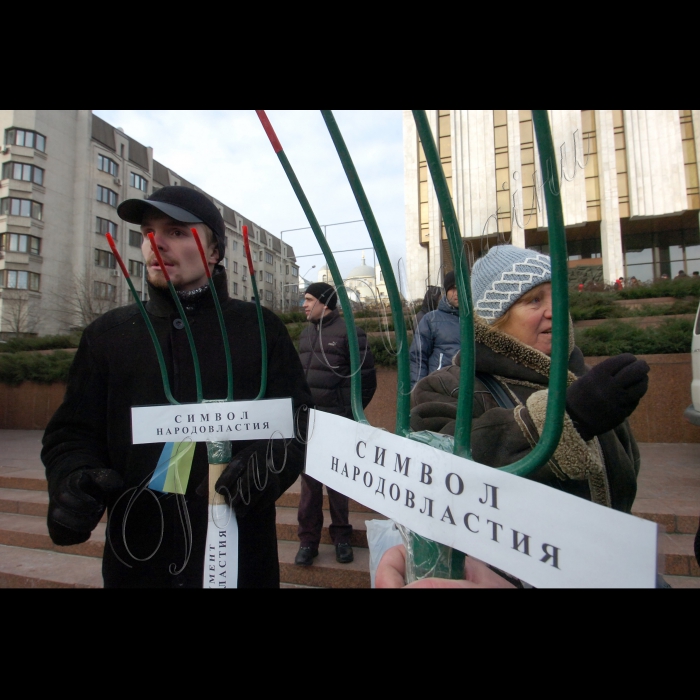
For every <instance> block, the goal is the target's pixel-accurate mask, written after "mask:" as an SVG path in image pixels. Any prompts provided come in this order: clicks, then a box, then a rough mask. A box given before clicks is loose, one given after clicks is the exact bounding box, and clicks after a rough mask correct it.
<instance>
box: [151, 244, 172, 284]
mask: <svg viewBox="0 0 700 700" xmlns="http://www.w3.org/2000/svg"><path fill="white" fill-rule="evenodd" d="M148 240H149V241H150V242H151V248H152V249H153V252H154V253H155V254H156V258H157V260H158V264H159V265H160V269H161V271H162V272H163V277H165V281H166V282H170V275H169V274H168V271H167V270H166V269H165V263H164V262H163V258H161V257H160V251H159V250H158V246H157V245H156V237H155V236H154V235H153V234H152V233H149V234H148Z"/></svg>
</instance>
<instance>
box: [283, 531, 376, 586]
mask: <svg viewBox="0 0 700 700" xmlns="http://www.w3.org/2000/svg"><path fill="white" fill-rule="evenodd" d="M277 547H278V550H279V560H280V580H281V581H282V583H283V584H294V585H302V586H311V587H314V588H369V587H370V575H369V550H368V549H363V548H361V547H358V548H356V549H354V550H353V551H354V554H355V560H354V561H352V562H350V563H349V564H339V563H338V562H337V561H336V560H335V547H333V545H330V544H322V545H320V546H319V548H318V556H317V557H316V558H315V559H314V563H313V564H312V565H311V566H297V565H296V564H295V563H294V557H295V556H296V554H297V551H298V550H299V543H298V542H289V541H284V540H282V541H280V542H278V543H277Z"/></svg>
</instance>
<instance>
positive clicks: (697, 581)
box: [664, 576, 700, 589]
mask: <svg viewBox="0 0 700 700" xmlns="http://www.w3.org/2000/svg"><path fill="white" fill-rule="evenodd" d="M664 580H665V581H666V583H668V585H669V586H671V588H698V589H700V578H699V577H697V576H664Z"/></svg>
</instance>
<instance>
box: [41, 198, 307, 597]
mask: <svg viewBox="0 0 700 700" xmlns="http://www.w3.org/2000/svg"><path fill="white" fill-rule="evenodd" d="M118 211H119V215H120V216H121V217H122V218H123V219H125V220H126V221H129V222H132V223H136V224H141V230H142V232H143V234H144V239H145V236H146V234H148V233H153V234H154V237H155V242H156V245H157V247H158V249H159V251H160V253H161V256H162V258H163V261H164V265H165V266H166V267H167V269H168V272H169V276H170V279H171V281H172V283H173V285H174V287H175V289H176V290H177V292H178V296H179V297H180V299H181V303H182V305H183V307H184V310H185V313H186V315H187V318H188V319H189V323H190V326H191V331H192V336H193V338H194V344H195V346H196V348H197V353H198V356H199V363H200V367H201V380H202V387H203V395H204V398H205V399H218V400H222V399H225V398H226V396H227V377H226V364H225V355H224V347H223V343H222V341H221V330H220V328H219V322H218V318H217V313H216V308H215V305H214V300H213V297H212V294H211V290H210V289H209V287H208V286H207V284H206V282H207V280H206V276H205V271H204V266H203V264H202V260H201V258H200V256H199V252H198V249H197V246H196V243H195V241H194V237H193V235H192V233H191V230H190V229H191V227H192V226H196V227H197V228H198V229H199V233H200V236H201V239H202V242H203V244H204V246H205V248H206V251H207V252H206V255H207V260H208V265H209V267H210V269H211V270H213V280H212V282H213V285H214V287H215V288H216V290H217V293H218V296H219V299H220V301H221V307H222V311H223V316H224V320H225V324H226V331H227V334H228V338H229V343H230V350H231V357H232V365H233V375H234V376H233V385H234V399H235V400H252V399H254V398H255V397H256V396H257V394H258V392H259V389H260V377H261V341H260V334H259V328H258V320H257V313H256V309H255V306H254V305H253V304H250V303H246V302H242V301H237V300H233V299H230V298H229V296H228V293H227V283H226V273H225V271H224V269H223V268H222V267H221V266H219V265H218V264H217V262H218V260H219V259H221V257H222V256H223V254H224V223H223V219H222V218H221V215H220V214H219V212H218V210H217V209H216V207H215V206H214V204H213V203H212V202H211V201H209V200H208V199H207V198H206V197H205V196H204V195H202V194H200V193H198V192H196V191H195V190H192V189H189V188H185V187H164V188H162V189H160V190H159V191H158V192H157V193H154V194H152V195H151V196H150V197H149V198H148V199H147V200H127V201H125V202H123V203H122V204H121V205H120V207H119V209H118ZM183 222H184V223H183ZM142 252H143V254H144V258H145V259H146V264H147V269H148V289H149V297H150V300H149V301H148V303H147V305H146V310H147V313H148V317H149V318H150V321H151V323H152V325H153V328H154V330H155V333H156V335H157V337H158V340H159V342H160V346H161V348H162V352H163V356H164V361H165V366H166V370H167V373H168V377H169V381H170V387H171V391H172V394H173V396H174V398H175V399H176V400H177V401H178V402H180V403H194V402H196V400H197V399H196V391H195V377H194V363H193V358H192V354H191V352H190V347H189V343H188V340H187V337H186V332H185V330H184V324H183V321H182V319H181V318H180V316H179V314H178V311H177V308H176V306H175V304H174V301H173V299H172V297H171V295H170V293H169V291H168V288H167V286H166V282H165V278H164V275H163V272H162V271H161V269H160V267H159V265H158V261H157V259H156V258H155V256H154V254H153V252H152V251H151V248H150V244H149V242H148V240H147V239H145V240H144V245H143V247H142ZM263 319H264V323H265V329H266V334H267V352H268V383H267V392H266V394H265V398H273V397H291V398H292V401H293V406H294V409H295V411H296V412H297V416H298V421H297V425H298V426H299V433H298V434H297V437H296V438H295V439H292V440H290V441H289V442H288V443H287V444H285V441H284V440H275V441H272V443H273V446H272V449H271V451H270V453H269V454H268V449H267V448H268V442H267V441H264V440H255V441H253V440H242V441H238V440H233V441H231V446H232V459H231V462H230V463H229V464H228V466H227V467H226V468H225V470H224V471H223V474H221V476H220V477H219V479H218V481H217V482H216V490H217V491H218V492H219V493H222V492H223V494H224V495H225V497H226V499H227V501H228V502H229V504H230V505H231V507H232V508H233V511H234V512H235V516H236V519H237V526H238V572H237V586H238V587H240V588H247V587H270V588H273V587H279V562H278V554H277V537H276V525H275V501H276V499H277V498H278V497H279V496H280V495H281V494H282V493H283V492H284V491H285V490H286V489H287V488H288V487H289V486H290V485H291V484H292V483H294V481H295V480H296V479H297V478H298V475H299V474H300V473H301V471H302V469H303V464H304V453H305V450H304V441H305V438H306V415H307V413H306V411H307V408H308V407H310V406H312V405H313V404H312V398H311V395H310V392H309V389H308V386H307V384H306V381H305V380H304V375H303V372H302V368H301V364H300V362H299V358H298V356H297V353H296V351H295V348H294V345H293V343H292V342H291V339H290V337H289V334H288V333H287V330H286V328H285V326H284V325H283V324H282V322H281V321H280V320H279V319H278V317H277V316H276V315H274V314H273V313H271V312H269V311H267V310H265V309H263ZM167 403H168V401H167V398H166V395H165V391H164V388H163V384H162V382H161V374H160V372H159V366H158V361H157V357H156V352H155V349H154V346H153V343H152V342H151V338H150V335H149V333H148V330H147V327H146V324H145V323H144V320H143V318H142V317H141V314H140V313H139V309H138V308H137V306H136V305H135V304H132V305H130V306H125V307H122V308H118V309H115V310H113V311H110V312H108V313H106V314H104V315H103V316H101V317H100V318H99V319H97V320H96V321H95V322H94V323H92V324H91V325H90V326H88V327H87V328H86V330H85V332H84V333H83V336H82V339H81V342H80V347H79V348H78V351H77V353H76V356H75V360H74V362H73V364H72V366H71V369H70V375H69V379H68V387H67V391H66V395H65V399H64V401H63V403H62V405H61V406H60V407H59V408H58V410H57V411H56V413H55V415H54V416H53V418H52V419H51V421H50V423H49V425H48V427H47V428H46V432H45V434H44V440H43V445H44V446H43V450H42V460H43V462H44V464H45V466H46V476H47V479H48V484H49V510H48V520H47V522H48V528H49V533H50V535H51V538H52V539H53V541H54V542H55V543H56V544H58V545H63V546H65V545H72V544H77V543H80V542H84V541H85V540H87V539H88V538H89V537H90V534H91V532H92V530H93V529H94V528H95V527H96V526H97V523H98V522H99V521H100V518H101V517H102V515H103V513H104V511H105V507H108V508H109V520H108V526H107V541H106V545H105V550H104V557H103V577H104V585H105V587H106V588H115V587H121V588H202V587H203V584H204V582H203V573H204V554H205V552H204V550H205V542H206V534H207V522H208V502H209V495H208V488H207V486H208V484H207V481H208V469H209V467H208V457H207V449H206V445H205V444H204V443H201V442H198V443H197V444H196V447H195V450H194V459H193V462H192V467H191V472H190V477H189V481H188V483H187V486H186V489H185V493H184V495H178V494H172V493H162V492H159V491H154V490H150V489H148V488H146V487H147V486H148V484H149V480H150V479H151V477H152V475H153V472H154V468H155V466H156V464H157V463H158V461H159V457H160V455H161V451H162V450H163V444H162V443H161V444H137V445H133V444H132V437H131V408H132V406H149V405H164V404H167ZM266 456H269V457H272V461H270V460H269V459H267V458H266ZM285 456H286V461H285ZM253 457H257V459H258V464H261V465H263V466H262V468H258V470H257V473H253V469H254V468H255V460H254V459H253ZM272 463H274V465H275V468H274V470H273V469H272V468H269V467H270V465H271V464H272ZM282 463H284V467H283V468H281V469H280V465H281V464H282ZM266 466H267V467H268V469H265V467H266ZM265 472H266V473H265Z"/></svg>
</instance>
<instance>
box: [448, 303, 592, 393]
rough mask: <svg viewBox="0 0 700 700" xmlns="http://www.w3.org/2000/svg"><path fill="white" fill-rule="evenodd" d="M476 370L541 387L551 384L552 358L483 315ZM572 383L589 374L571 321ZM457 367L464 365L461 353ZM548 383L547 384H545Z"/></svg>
mask: <svg viewBox="0 0 700 700" xmlns="http://www.w3.org/2000/svg"><path fill="white" fill-rule="evenodd" d="M474 343H475V349H476V370H477V371H478V372H487V373H489V374H494V375H497V376H501V377H510V378H512V379H521V380H524V381H530V382H535V383H538V384H544V385H545V386H546V385H547V384H548V383H549V370H550V367H551V362H552V361H551V359H550V358H549V356H548V355H545V354H544V353H543V352H540V351H539V350H535V348H532V347H530V346H529V345H525V344H524V343H521V342H520V341H519V340H517V339H516V338H514V337H513V336H512V335H508V334H507V333H503V332H502V331H499V330H498V329H496V328H491V326H490V325H489V324H488V323H487V322H486V321H485V320H484V319H483V318H481V317H480V316H477V315H475V316H474ZM569 350H570V352H569V382H568V383H569V384H571V382H573V381H574V380H575V379H576V377H578V376H581V375H582V374H584V373H585V372H586V368H585V365H584V362H583V354H582V353H581V351H580V350H579V349H578V348H577V347H576V346H575V345H574V339H573V326H572V324H571V322H569ZM453 364H456V365H460V364H461V363H460V353H457V355H456V356H455V358H454V360H453ZM543 380H544V381H543Z"/></svg>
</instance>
